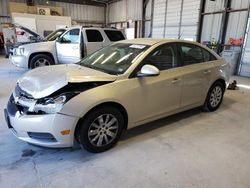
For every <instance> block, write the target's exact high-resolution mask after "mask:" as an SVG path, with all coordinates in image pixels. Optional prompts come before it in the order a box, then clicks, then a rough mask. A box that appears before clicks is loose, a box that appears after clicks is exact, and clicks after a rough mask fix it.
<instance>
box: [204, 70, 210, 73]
mask: <svg viewBox="0 0 250 188" xmlns="http://www.w3.org/2000/svg"><path fill="white" fill-rule="evenodd" d="M203 73H204V74H209V73H211V70H205V71H203Z"/></svg>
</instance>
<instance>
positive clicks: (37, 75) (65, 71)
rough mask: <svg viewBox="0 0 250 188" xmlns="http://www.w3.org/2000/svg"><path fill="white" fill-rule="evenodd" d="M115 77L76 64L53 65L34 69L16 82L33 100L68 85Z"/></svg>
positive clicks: (114, 77) (113, 78) (104, 80)
mask: <svg viewBox="0 0 250 188" xmlns="http://www.w3.org/2000/svg"><path fill="white" fill-rule="evenodd" d="M116 78H117V76H115V75H110V74H107V73H104V72H100V71H97V70H94V69H91V68H87V67H82V66H80V65H78V64H68V65H54V66H49V67H41V68H36V69H34V70H31V71H29V72H28V73H26V74H25V75H24V76H23V77H22V78H20V79H19V80H18V82H17V84H18V85H19V87H20V88H21V89H22V90H23V91H25V92H27V93H28V94H30V95H32V97H34V98H35V99H39V98H43V97H46V96H49V95H50V94H52V93H54V92H55V91H57V90H59V89H61V88H62V87H64V86H66V85H67V84H68V83H84V82H107V81H110V82H112V81H115V80H116Z"/></svg>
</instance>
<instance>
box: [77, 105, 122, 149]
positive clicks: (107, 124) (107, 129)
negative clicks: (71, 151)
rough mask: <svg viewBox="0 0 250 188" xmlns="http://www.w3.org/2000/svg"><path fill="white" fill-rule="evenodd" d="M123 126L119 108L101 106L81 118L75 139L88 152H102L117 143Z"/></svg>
mask: <svg viewBox="0 0 250 188" xmlns="http://www.w3.org/2000/svg"><path fill="white" fill-rule="evenodd" d="M123 127H124V118H123V116H122V114H121V112H120V111H119V110H117V109H116V108H114V107H101V108H98V109H95V110H93V111H92V112H90V113H89V114H88V115H87V116H86V117H85V118H84V119H83V122H82V123H81V128H80V130H79V133H78V138H77V140H78V141H79V142H80V145H81V146H82V147H83V148H85V149H86V150H87V151H89V152H93V153H98V152H103V151H106V150H108V149H110V148H112V147H113V146H114V145H115V144H116V143H117V141H118V140H119V138H120V136H121V133H122V130H123Z"/></svg>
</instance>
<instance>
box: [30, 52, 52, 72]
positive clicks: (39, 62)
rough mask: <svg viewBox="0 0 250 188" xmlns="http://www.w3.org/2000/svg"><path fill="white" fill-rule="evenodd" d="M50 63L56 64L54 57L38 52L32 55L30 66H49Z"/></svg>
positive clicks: (32, 67)
mask: <svg viewBox="0 0 250 188" xmlns="http://www.w3.org/2000/svg"><path fill="white" fill-rule="evenodd" d="M49 65H54V61H53V59H52V58H51V57H50V56H48V55H45V54H38V55H35V56H34V57H32V59H31V61H30V68H31V69H34V68H37V67H44V66H49Z"/></svg>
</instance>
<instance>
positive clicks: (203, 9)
mask: <svg viewBox="0 0 250 188" xmlns="http://www.w3.org/2000/svg"><path fill="white" fill-rule="evenodd" d="M205 5H206V0H201V4H200V13H199V14H200V15H199V25H198V31H197V34H198V35H197V42H201V34H202V27H203V20H204V15H203V13H204V12H205Z"/></svg>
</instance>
